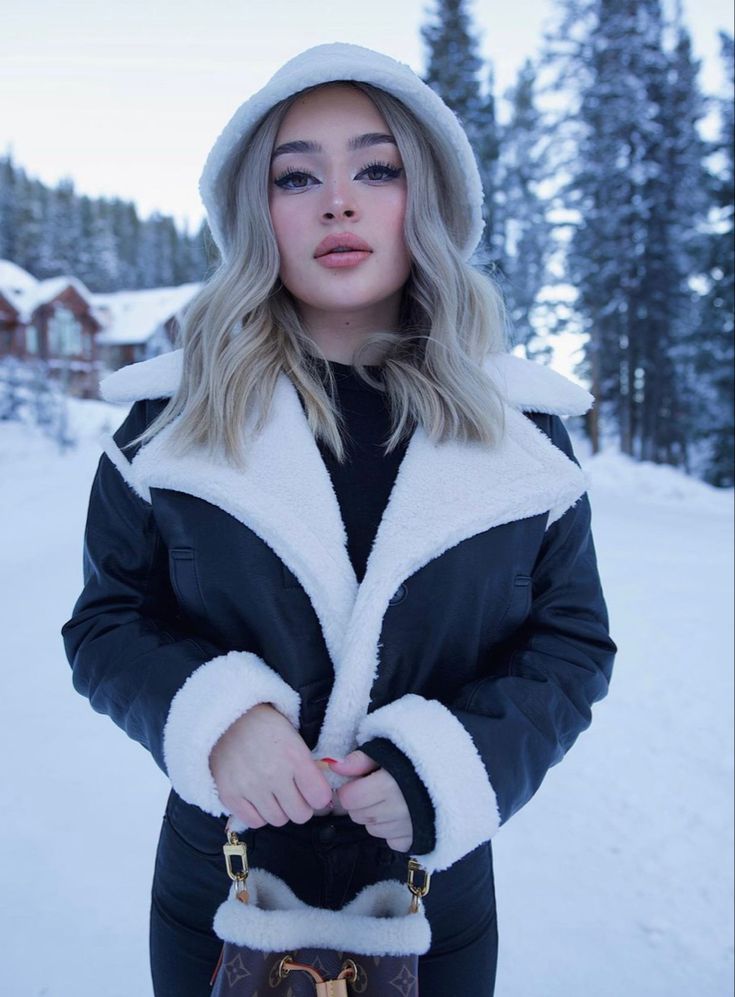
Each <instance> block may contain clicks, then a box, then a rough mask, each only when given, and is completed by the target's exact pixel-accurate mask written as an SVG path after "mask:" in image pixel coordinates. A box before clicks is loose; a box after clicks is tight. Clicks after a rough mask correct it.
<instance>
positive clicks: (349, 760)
mask: <svg viewBox="0 0 735 997" xmlns="http://www.w3.org/2000/svg"><path fill="white" fill-rule="evenodd" d="M330 768H331V769H332V771H333V772H337V773H338V774H339V775H347V776H355V777H358V776H359V777H360V778H354V779H352V780H351V781H350V782H347V783H345V784H344V786H340V788H339V789H338V790H337V794H336V795H337V798H338V800H339V802H340V803H341V805H342V806H343V807H344V808H345V810H346V811H347V813H348V814H349V815H350V818H351V819H352V820H353V821H354V822H355V823H356V824H364V825H365V827H366V828H367V832H368V834H372V835H373V837H375V838H384V839H385V841H386V842H387V844H388V847H389V848H392V849H393V850H394V851H396V852H407V851H408V849H409V848H410V846H411V842H412V841H413V824H412V822H411V817H410V815H409V812H408V806H407V805H406V800H405V798H404V796H403V793H402V792H401V790H400V789H399V787H398V783H397V782H396V780H395V779H394V778H393V776H392V775H390V774H389V773H388V772H386V771H385V769H382V768H380V767H379V765H378V764H377V762H374V761H373V759H372V758H370V757H369V756H368V755H366V754H365V752H364V751H352V752H351V753H350V754H349V755H347V756H346V757H345V758H343V759H341V761H338V762H334V763H333V764H332V765H331V766H330Z"/></svg>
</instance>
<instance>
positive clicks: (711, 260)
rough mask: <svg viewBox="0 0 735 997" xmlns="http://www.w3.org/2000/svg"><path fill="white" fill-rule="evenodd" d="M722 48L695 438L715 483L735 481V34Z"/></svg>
mask: <svg viewBox="0 0 735 997" xmlns="http://www.w3.org/2000/svg"><path fill="white" fill-rule="evenodd" d="M720 50H721V55H722V60H723V63H724V69H725V78H726V79H727V81H728V89H727V91H726V93H725V95H724V96H723V97H722V98H721V99H720V101H719V112H720V137H719V141H718V142H717V143H715V146H714V150H713V151H714V153H715V163H716V165H715V167H714V172H713V173H712V175H711V177H710V181H709V187H710V190H711V191H712V195H713V201H714V205H713V207H714V210H713V217H712V224H711V231H710V233H709V234H708V236H707V239H706V253H705V267H704V272H705V276H706V281H707V291H706V293H705V295H704V297H703V299H702V309H701V318H700V323H699V326H698V328H697V329H696V334H695V341H696V343H697V346H698V350H697V356H696V373H697V378H698V385H699V389H700V390H699V391H698V393H697V401H698V403H699V405H700V416H699V418H698V419H697V421H696V423H695V428H696V435H697V438H698V439H699V440H700V441H702V442H703V443H704V446H705V459H704V466H703V468H702V473H703V476H704V477H705V479H706V480H707V481H709V482H710V483H711V484H713V485H718V486H720V487H726V488H732V487H733V485H735V456H734V455H733V442H734V435H735V426H734V425H733V415H734V410H735V384H734V383H733V375H734V373H735V368H734V365H735V352H734V349H733V313H734V311H735V243H734V242H733V238H734V235H735V233H734V232H733V201H734V200H735V167H734V164H733V153H734V152H735V150H734V149H733V130H734V129H733V125H734V122H733V117H734V115H733V110H734V107H733V99H732V94H733V85H734V83H735V80H734V79H733V36H732V35H728V34H726V33H725V32H724V31H721V32H720Z"/></svg>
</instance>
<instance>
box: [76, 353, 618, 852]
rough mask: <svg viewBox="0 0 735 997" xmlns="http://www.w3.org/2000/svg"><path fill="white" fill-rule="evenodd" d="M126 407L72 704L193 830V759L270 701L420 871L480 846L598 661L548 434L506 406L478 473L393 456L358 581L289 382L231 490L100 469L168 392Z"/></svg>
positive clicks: (608, 654)
mask: <svg viewBox="0 0 735 997" xmlns="http://www.w3.org/2000/svg"><path fill="white" fill-rule="evenodd" d="M147 363H148V364H149V365H150V364H153V363H155V361H148V362H147ZM134 366H135V367H142V366H144V365H134ZM133 369H134V368H128V369H127V370H128V371H130V370H133ZM120 373H123V374H124V373H125V371H123V372H120ZM554 376H555V377H558V375H554ZM560 380H562V379H560ZM289 383H290V382H289ZM566 383H568V382H566ZM134 387H135V386H134ZM145 390H147V391H148V392H149V393H152V395H153V397H151V398H145V397H142V398H139V399H138V400H136V401H134V403H133V405H132V408H131V409H130V412H129V415H128V417H127V419H126V420H125V422H124V423H123V424H122V426H121V427H120V429H118V431H117V432H116V433H115V434H114V442H115V444H117V446H115V445H114V444H112V445H111V446H110V447H108V452H107V453H105V454H103V455H102V456H101V458H100V462H99V467H98V469H97V473H96V476H95V479H94V483H93V486H92V490H91V496H90V502H89V512H88V520H87V527H86V533H85V545H84V588H83V591H82V593H81V595H80V596H79V598H78V600H77V602H76V605H75V606H74V608H73V612H72V615H71V618H70V619H69V620H68V621H67V622H66V623H65V625H64V627H63V631H62V633H63V639H64V643H65V648H66V653H67V656H68V659H69V662H70V663H71V666H72V670H73V682H74V686H75V688H76V689H77V690H78V691H79V692H80V693H82V694H83V695H85V696H87V697H88V698H89V700H90V703H91V705H92V707H93V708H94V709H95V710H97V711H98V712H101V713H106V714H108V715H109V716H110V717H111V718H112V719H113V720H114V722H115V723H116V724H118V725H119V726H120V727H121V728H122V729H123V730H125V731H126V733H127V734H128V735H129V736H130V737H132V738H134V739H135V740H136V741H138V742H140V743H141V744H142V745H143V746H144V747H145V748H147V749H148V750H149V751H150V752H151V754H152V755H153V757H154V759H155V761H156V762H157V764H158V765H159V766H160V767H161V769H163V771H164V772H166V773H167V774H168V776H169V777H170V779H171V781H172V785H173V787H174V789H175V790H176V791H177V792H178V793H179V795H180V796H181V797H182V798H183V799H185V800H187V802H189V803H193V804H196V805H197V806H198V807H200V808H201V809H202V810H205V811H207V812H209V813H213V814H219V813H221V812H222V811H223V808H222V807H221V804H219V801H218V798H217V797H216V792H215V791H214V784H213V780H212V779H211V773H209V770H208V764H207V759H208V754H209V751H210V750H211V747H212V746H213V744H214V743H215V741H216V739H217V738H218V737H219V736H220V734H221V733H222V732H223V731H224V730H225V729H226V728H227V726H229V724H230V723H232V722H233V721H234V719H236V717H237V716H239V715H241V713H242V712H244V711H245V710H246V709H248V708H249V707H250V706H252V705H254V703H256V702H273V703H274V704H275V705H277V706H278V708H279V709H281V710H282V712H284V714H285V715H287V716H289V717H290V718H291V719H292V722H294V724H295V725H296V726H297V727H298V729H299V731H300V733H301V735H302V737H303V738H304V740H305V741H306V743H307V745H308V746H309V747H310V748H312V749H313V750H315V751H318V752H319V753H320V754H332V755H334V754H337V755H339V754H345V753H347V751H349V750H352V749H353V748H355V747H360V748H362V749H363V750H365V751H367V753H368V754H372V756H373V757H374V758H376V760H378V761H379V763H380V764H382V765H383V766H384V767H385V768H386V769H387V770H388V771H390V772H392V774H394V776H395V778H396V779H397V780H398V782H399V785H401V787H402V788H403V789H404V795H405V796H406V799H407V800H409V801H410V802H409V806H410V809H411V811H412V819H413V822H414V842H413V845H412V847H411V849H410V851H411V853H412V854H416V853H418V854H421V855H423V858H422V861H424V860H427V859H428V862H425V864H426V865H427V867H429V868H432V867H433V868H436V869H441V868H445V867H447V866H448V865H451V864H452V863H453V862H454V861H456V860H457V859H458V858H460V857H462V855H464V854H467V852H469V851H470V850H472V849H473V848H474V847H476V846H477V845H478V844H479V843H481V842H483V841H486V840H489V839H490V838H491V837H492V835H493V833H494V832H495V830H496V829H497V827H498V826H500V824H502V823H504V822H505V821H507V820H508V819H509V818H510V817H511V815H512V814H514V813H515V812H516V811H517V810H518V809H519V808H520V807H522V806H523V805H524V804H525V803H526V802H527V801H528V800H529V799H530V797H531V796H532V795H533V794H534V793H535V792H536V790H537V789H538V787H539V785H540V783H541V781H542V780H543V778H544V775H545V773H546V772H547V770H548V769H549V767H550V766H552V765H554V764H555V763H557V762H558V761H560V759H561V758H562V757H563V755H564V754H565V752H566V751H567V750H568V749H569V747H570V746H571V745H572V743H573V742H574V740H575V739H576V737H577V736H578V734H579V733H580V732H581V731H583V730H584V729H585V728H586V727H587V726H588V725H589V723H590V720H591V706H592V704H593V703H594V702H595V701H596V700H599V699H600V698H602V697H603V696H604V695H605V694H606V691H607V688H608V681H609V679H610V674H611V669H612V664H613V658H614V655H615V652H616V650H617V648H616V646H615V644H614V643H613V641H612V640H611V638H610V636H609V633H608V616H607V610H606V606H605V601H604V598H603V593H602V589H601V585H600V579H599V575H598V570H597V563H596V557H595V549H594V544H593V539H592V534H591V531H590V505H589V501H588V497H587V495H586V493H585V492H584V480H583V478H582V474H581V471H580V470H579V467H578V465H577V463H576V459H575V458H574V455H573V453H572V448H571V444H570V441H569V437H568V434H567V432H566V430H565V428H564V424H563V422H562V420H561V419H560V418H559V416H558V415H555V414H554V415H552V414H543V413H541V412H534V411H529V409H530V407H531V405H532V401H531V402H526V403H525V405H524V407H525V409H526V411H525V413H522V412H519V411H518V410H517V409H514V410H513V413H512V416H509V420H510V421H509V423H508V426H509V430H510V437H509V438H510V440H511V442H512V446H511V447H510V448H509V450H508V451H507V452H506V453H505V454H504V455H503V456H501V457H498V458H492V460H491V459H490V458H488V462H487V464H485V463H482V461H484V460H485V458H480V457H479V456H478V454H477V452H476V451H473V450H472V449H471V448H470V447H468V446H467V445H465V446H464V447H463V446H462V445H461V444H457V445H456V446H454V448H453V449H451V450H443V449H442V448H441V447H439V448H432V447H430V446H429V445H428V443H426V441H425V440H423V439H422V440H421V441H420V442H417V443H416V445H415V446H414V444H413V441H412V444H411V447H409V451H408V453H407V456H406V458H404V462H403V464H402V466H401V469H400V471H399V478H398V480H397V483H396V486H395V488H394V491H393V493H392V495H391V499H390V502H389V506H388V509H387V510H386V513H385V515H384V520H385V522H383V523H381V531H382V532H380V533H379V536H378V538H377V539H376V544H375V548H374V550H373V552H372V554H371V560H370V562H369V564H368V569H367V573H366V576H365V578H364V580H363V582H362V584H361V585H360V586H356V584H355V583H354V578H352V579H350V577H349V571H348V568H347V566H346V560H347V559H346V556H345V555H344V534H343V533H342V534H341V535H340V533H339V526H340V523H339V522H338V519H339V516H338V511H337V513H336V514H335V510H334V507H333V506H330V505H329V502H330V499H329V486H328V478H327V475H326V471H325V470H324V465H323V463H321V461H320V460H319V457H318V454H317V453H316V449H315V448H314V450H313V451H312V450H310V449H309V444H308V441H307V436H306V435H301V436H300V435H299V434H304V432H305V431H304V425H305V420H303V415H302V416H299V412H300V411H301V410H300V408H299V407H298V405H297V404H296V405H294V398H293V397H292V396H291V394H290V393H289V392H291V393H293V394H294V395H295V392H293V388H292V387H291V388H289V387H288V386H287V385H283V386H282V388H281V395H279V396H277V397H276V399H275V400H274V404H275V406H276V409H275V410H276V411H277V412H279V416H278V418H279V419H282V420H283V422H282V424H280V425H275V426H274V428H273V433H274V435H273V437H272V438H266V439H265V440H264V443H263V447H262V450H261V451H260V452H258V453H256V454H254V456H253V459H252V463H251V467H250V469H249V471H248V472H247V473H245V474H239V473H238V472H237V471H234V470H232V469H221V468H219V467H215V465H214V464H211V463H210V462H209V461H208V459H207V458H205V457H203V456H200V457H198V458H197V459H196V460H192V461H189V462H187V461H186V460H179V459H177V458H170V459H169V458H168V457H166V456H165V452H164V451H163V450H160V451H158V450H156V449H155V447H156V446H158V443H159V441H161V440H162V438H163V437H165V431H164V433H162V434H159V436H157V437H156V438H154V440H153V441H152V443H149V444H148V445H147V446H143V447H142V448H136V449H134V450H128V451H125V452H124V453H121V452H120V450H118V449H117V448H118V447H124V445H125V444H126V443H127V442H128V441H129V440H130V439H132V438H133V437H134V436H135V435H136V434H137V433H138V432H140V431H141V429H142V428H143V427H144V426H146V425H148V424H149V423H150V421H151V420H152V418H153V417H154V416H155V415H156V414H157V413H158V412H159V411H160V410H161V409H162V407H163V406H164V404H165V402H166V397H165V394H170V390H169V391H167V392H165V393H164V392H163V391H162V390H161V389H160V388H157V387H156V386H155V385H154V387H153V389H151V388H150V386H149V385H148V384H147V383H146V386H145ZM157 391H158V392H159V393H160V394H161V395H162V396H163V397H156V392H157ZM138 393H139V394H141V393H143V392H142V391H139V392H138ZM289 406H290V407H289ZM519 408H520V406H519ZM299 419H301V420H302V422H301V423H300V422H299ZM302 423H303V424H302ZM286 430H288V431H286ZM306 432H308V428H307V430H306ZM154 445H155V446H154ZM162 445H163V444H162ZM412 448H413V449H412ZM146 450H148V454H147V456H146V460H144V459H143V457H144V455H146ZM146 461H147V462H146ZM454 461H456V463H453V462H454ZM467 461H469V463H467ZM299 462H303V465H302V464H301V463H299ZM320 464H321V467H320V466H319V465H320ZM476 467H477V472H476V473H475V468H476ZM404 468H405V470H404ZM468 468H469V469H470V470H471V473H469V474H468ZM287 489H291V492H290V493H288V492H287V491H284V490H287ZM496 493H497V494H496ZM488 495H489V496H490V497H489V498H488ZM334 504H336V503H334ZM549 510H551V512H550V511H549ZM335 515H336V518H335ZM412 516H415V518H414V519H412ZM551 519H553V522H551V525H547V524H548V523H549V521H550V520H551ZM340 543H341V544H342V550H341V552H340V550H339V544H340ZM397 547H398V548H401V549H398V550H397V549H396V548H397ZM330 696H331V698H332V702H331V707H330V708H331V711H332V712H331V713H328V712H327V707H328V705H330ZM320 734H321V735H322V736H321V741H320ZM317 742H319V744H318V743H317ZM339 784H340V783H339V781H337V782H336V783H335V785H339Z"/></svg>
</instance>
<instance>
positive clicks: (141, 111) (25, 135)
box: [0, 0, 733, 225]
mask: <svg viewBox="0 0 735 997" xmlns="http://www.w3.org/2000/svg"><path fill="white" fill-rule="evenodd" d="M668 2H669V3H673V2H675V0H668ZM434 7H435V4H434V3H433V2H431V0H363V2H361V3H357V2H354V0H353V2H346V0H311V2H309V0H208V2H206V3H202V2H199V3H194V2H192V0H126V2H124V3H123V2H120V0H110V2H107V3H104V2H101V0H69V2H67V3H58V0H4V2H3V7H2V22H1V23H2V31H1V32H0V151H1V152H2V153H5V152H7V150H8V148H9V147H10V148H11V149H12V152H13V158H14V161H15V162H16V164H17V165H19V166H22V167H23V168H24V169H25V170H26V171H27V172H28V173H29V175H31V176H33V177H38V178H39V179H41V180H42V181H44V182H45V183H47V184H55V183H57V182H58V180H59V179H60V178H61V177H63V176H71V177H72V179H73V180H74V183H75V188H76V190H77V192H78V193H80V194H82V193H83V194H88V195H90V196H92V197H97V196H108V197H113V196H118V197H122V198H124V199H126V200H132V201H134V202H135V203H136V205H137V207H138V210H139V212H140V213H141V214H142V215H144V216H146V215H148V214H149V213H150V212H152V211H154V210H160V211H162V212H164V213H165V214H170V215H173V216H174V217H175V218H176V220H177V221H178V222H179V223H180V224H181V223H183V222H184V221H185V220H188V221H189V223H190V225H196V224H198V223H199V221H200V220H201V218H202V217H203V209H202V206H201V203H200V201H199V194H198V190H197V184H198V181H199V175H200V173H201V170H202V167H203V165H204V160H205V159H206V156H207V153H208V152H209V149H210V147H211V145H212V143H213V142H214V140H215V139H216V137H217V135H218V134H219V133H220V131H221V130H222V129H223V128H224V126H225V124H226V123H227V121H228V120H229V118H230V116H231V115H232V113H233V112H234V111H235V110H236V108H237V107H238V106H239V104H241V103H242V102H243V101H244V100H245V99H247V97H248V96H250V94H252V93H253V92H254V91H255V90H257V89H259V88H260V87H261V86H263V85H264V84H265V83H266V82H267V80H268V79H269V78H270V76H271V75H272V74H273V73H274V72H275V70H276V69H277V68H278V67H279V66H280V65H281V64H282V63H283V62H285V61H286V60H287V59H289V58H291V56H293V55H296V53H298V52H300V51H302V50H303V49H305V48H308V47H310V46H312V45H318V44H321V43H323V42H332V41H345V42H352V43H354V44H358V45H366V46H367V47H369V48H374V49H377V50H378V51H383V52H385V53H387V54H388V55H392V56H394V57H395V58H398V59H400V60H401V61H403V62H407V63H408V64H409V65H410V66H412V68H413V69H414V70H416V72H418V73H421V72H422V71H423V69H424V65H425V61H424V60H425V50H424V46H423V43H422V41H421V38H420V35H419V27H420V25H421V24H423V23H425V22H426V20H427V11H430V10H433V9H434ZM469 8H470V11H471V13H472V15H473V21H474V24H475V25H476V26H477V28H478V29H479V32H480V36H481V52H482V55H483V57H484V58H486V59H490V60H492V62H493V63H494V67H495V73H496V80H497V85H496V93H498V94H501V95H502V94H503V93H504V92H505V90H506V89H507V88H508V87H509V86H510V85H511V84H512V83H513V82H514V79H515V74H516V72H517V70H518V68H519V67H520V65H521V64H522V62H523V60H524V59H525V58H527V57H534V56H535V55H536V54H537V50H538V47H539V44H540V41H541V30H542V26H543V25H544V23H546V22H547V21H548V19H549V17H550V16H551V15H552V14H553V11H554V9H555V8H554V5H553V0H522V2H521V3H516V4H513V5H508V4H507V3H505V2H501V0H474V2H471V3H470V5H469ZM731 11H732V7H731V0H685V2H684V17H685V22H686V23H687V25H688V27H689V29H690V30H691V31H692V34H693V38H694V47H695V51H696V53H697V55H698V56H700V57H701V58H703V59H704V64H703V67H702V73H701V81H702V85H703V87H704V89H705V90H706V91H707V92H710V93H711V92H720V93H721V92H722V90H723V87H724V80H723V76H722V72H721V66H720V61H719V58H718V49H719V46H718V40H717V30H718V29H719V28H723V29H725V30H728V31H730V32H732V30H733V27H732V12H731ZM503 111H504V108H503V106H502V104H501V107H500V109H499V113H500V116H501V118H503Z"/></svg>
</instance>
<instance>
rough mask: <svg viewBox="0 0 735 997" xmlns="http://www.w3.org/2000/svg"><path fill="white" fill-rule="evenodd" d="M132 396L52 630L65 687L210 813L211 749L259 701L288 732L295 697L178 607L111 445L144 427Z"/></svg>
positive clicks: (125, 461) (142, 406)
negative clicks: (193, 624) (71, 596)
mask: <svg viewBox="0 0 735 997" xmlns="http://www.w3.org/2000/svg"><path fill="white" fill-rule="evenodd" d="M148 404H150V403H146V402H136V403H135V405H133V407H132V409H131V410H130V413H129V414H128V417H127V418H126V419H125V421H124V422H123V424H122V425H121V426H120V428H119V429H118V430H117V432H116V433H115V434H114V435H113V437H112V438H111V439H110V441H109V443H108V446H107V448H106V451H107V452H106V453H104V454H103V455H102V456H101V458H100V461H99V464H98V467H97V471H96V474H95V477H94V481H93V484H92V488H91V493H90V497H89V507H88V513H87V522H86V528H85V534H84V555H83V576H84V587H83V589H82V592H81V595H80V596H79V598H78V599H77V601H76V604H75V605H74V607H73V610H72V615H71V618H70V619H69V620H67V622H66V623H65V624H64V626H63V627H62V630H61V634H62V637H63V641H64V647H65V651H66V656H67V658H68V660H69V663H70V665H71V668H72V681H73V684H74V687H75V689H76V690H77V691H78V692H80V693H81V694H82V695H84V696H86V697H87V698H88V699H89V701H90V704H91V705H92V707H93V709H95V710H96V711H97V712H98V713H105V714H107V715H108V716H109V717H111V718H112V720H113V721H114V722H115V723H116V724H117V725H118V726H119V727H121V728H122V729H123V730H124V731H125V732H126V733H127V734H128V735H129V736H130V737H131V738H133V739H134V740H135V741H138V742H139V743H140V744H142V745H143V747H145V748H146V749H147V750H148V751H150V753H151V754H152V756H153V758H154V759H155V761H156V763H157V764H158V766H159V767H160V768H161V769H162V770H163V772H164V773H165V774H166V775H167V776H168V777H169V778H170V780H171V783H172V785H173V788H174V789H175V790H176V792H177V793H178V794H179V795H180V796H181V797H182V799H184V800H185V801H186V802H188V803H193V804H196V805H197V806H199V807H201V808H202V809H203V810H205V811H207V812H208V813H212V814H214V815H215V816H219V815H220V814H221V813H223V812H227V811H226V810H225V808H224V806H223V805H222V803H221V801H220V799H219V797H218V795H217V790H216V785H215V782H214V779H213V777H212V774H211V771H210V769H209V754H210V752H211V750H212V748H213V747H214V745H215V743H216V742H217V740H218V739H219V737H220V736H221V734H223V733H224V731H225V730H227V728H228V727H229V726H230V724H232V723H233V722H234V721H235V720H236V719H237V718H238V717H239V716H241V715H242V714H243V713H245V712H247V710H248V709H250V708H251V707H252V706H254V705H256V704H257V703H265V702H268V703H272V704H273V706H275V707H276V709H278V710H280V711H281V713H283V714H284V715H285V716H286V717H288V719H289V720H290V721H291V722H292V723H293V724H294V726H295V727H296V728H297V729H298V725H299V711H300V705H301V704H300V697H299V694H298V693H297V692H296V690H294V689H292V688H291V686H289V685H288V684H287V683H286V682H285V681H284V680H283V679H282V678H281V677H280V676H279V675H278V674H277V672H275V671H274V670H273V669H271V668H270V667H269V666H268V665H267V664H266V663H265V662H264V661H263V660H262V659H261V658H259V657H258V656H257V655H256V654H254V653H252V652H251V651H249V650H247V649H237V650H233V649H227V648H222V647H219V646H217V644H216V643H213V642H212V641H211V640H208V639H204V638H203V637H202V636H201V635H198V634H195V633H193V632H192V631H191V629H190V628H189V627H188V626H187V621H186V618H185V617H184V616H183V615H182V614H181V613H180V612H179V611H178V605H177V602H176V597H175V595H174V592H173V590H172V588H171V584H170V580H169V574H168V552H167V550H166V548H165V544H164V542H163V539H162V537H161V534H160V533H159V531H158V529H157V526H156V521H155V516H154V513H153V507H152V505H151V503H150V501H149V496H146V495H145V493H144V492H141V491H140V490H136V489H135V487H134V477H133V476H132V474H131V473H130V454H131V451H126V454H127V456H126V455H125V454H124V453H123V452H122V451H121V449H120V447H123V446H124V445H125V444H126V443H127V442H128V441H130V440H132V439H133V437H134V436H136V435H137V434H138V433H139V432H141V431H142V429H143V428H144V426H145V425H147V424H148V423H149V422H150V416H149V414H148V412H147V406H148Z"/></svg>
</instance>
